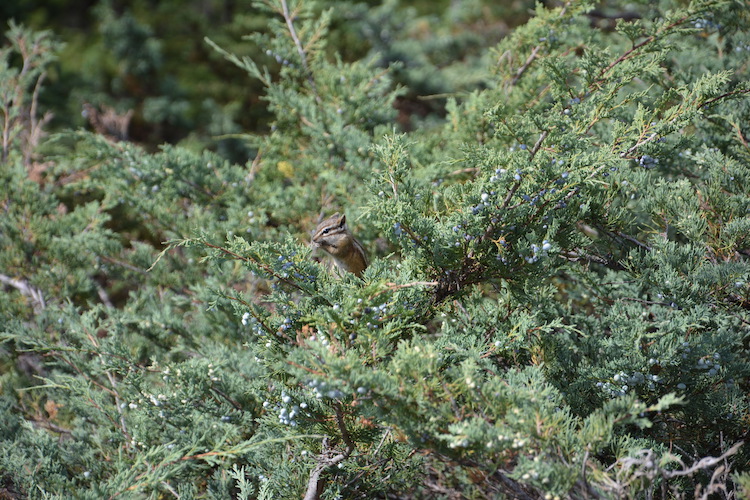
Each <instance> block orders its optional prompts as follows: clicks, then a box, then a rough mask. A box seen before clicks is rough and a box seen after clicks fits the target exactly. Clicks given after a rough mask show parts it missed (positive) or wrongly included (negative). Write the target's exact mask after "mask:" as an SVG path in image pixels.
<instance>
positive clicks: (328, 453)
mask: <svg viewBox="0 0 750 500" xmlns="http://www.w3.org/2000/svg"><path fill="white" fill-rule="evenodd" d="M333 407H334V410H335V412H336V424H337V425H338V427H339V432H340V433H341V439H342V440H343V441H344V444H345V445H346V449H345V450H344V451H343V452H338V453H337V452H335V451H334V450H333V449H332V448H330V447H329V446H328V438H323V449H322V450H321V452H320V455H318V463H317V464H315V467H313V470H312V471H310V478H309V479H308V481H307V492H306V493H305V497H304V500H318V499H319V498H320V493H321V492H320V489H321V488H320V486H321V484H320V475H321V474H322V473H323V471H324V470H326V469H327V468H329V467H331V466H334V465H338V464H339V463H341V462H343V461H344V460H346V459H347V458H349V456H350V455H351V454H352V452H353V451H354V448H355V445H354V441H352V438H351V435H350V434H349V430H348V429H347V427H346V422H345V421H344V411H343V409H342V408H341V402H340V401H336V402H335V403H334V405H333Z"/></svg>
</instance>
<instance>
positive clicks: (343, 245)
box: [310, 212, 368, 277]
mask: <svg viewBox="0 0 750 500" xmlns="http://www.w3.org/2000/svg"><path fill="white" fill-rule="evenodd" d="M310 244H311V246H312V247H313V248H322V249H323V250H325V251H326V253H328V254H329V255H330V256H331V257H333V261H334V262H335V263H336V265H337V266H338V267H339V269H343V270H344V271H349V272H350V273H354V274H355V275H356V276H357V277H361V276H362V271H364V270H365V268H366V267H367V264H368V263H367V254H366V253H365V249H364V248H363V247H362V244H361V243H360V242H359V241H357V238H355V237H354V236H353V235H352V233H351V232H350V231H349V228H347V227H346V215H339V213H338V212H336V213H335V214H333V215H332V216H330V217H328V218H327V219H325V220H324V221H322V222H321V223H320V224H318V227H316V228H315V231H314V232H313V235H312V242H311V243H310Z"/></svg>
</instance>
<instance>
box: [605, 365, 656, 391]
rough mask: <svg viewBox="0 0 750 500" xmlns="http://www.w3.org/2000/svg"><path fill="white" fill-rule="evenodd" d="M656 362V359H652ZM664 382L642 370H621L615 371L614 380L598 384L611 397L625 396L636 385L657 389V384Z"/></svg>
mask: <svg viewBox="0 0 750 500" xmlns="http://www.w3.org/2000/svg"><path fill="white" fill-rule="evenodd" d="M652 361H653V362H654V364H656V363H657V361H656V360H652ZM660 383H662V380H661V378H660V377H659V376H658V375H654V374H650V373H649V374H645V375H644V374H643V373H641V372H633V373H629V374H628V373H625V372H623V371H620V372H618V373H615V374H614V376H613V377H612V381H611V382H610V381H606V382H597V383H596V386H597V387H599V388H601V389H603V390H604V391H605V392H606V393H608V394H609V395H610V396H611V397H617V396H624V395H626V394H627V393H628V392H629V391H631V390H633V389H634V388H635V387H636V386H640V385H644V384H645V385H646V387H647V388H648V389H649V390H654V389H656V384H660Z"/></svg>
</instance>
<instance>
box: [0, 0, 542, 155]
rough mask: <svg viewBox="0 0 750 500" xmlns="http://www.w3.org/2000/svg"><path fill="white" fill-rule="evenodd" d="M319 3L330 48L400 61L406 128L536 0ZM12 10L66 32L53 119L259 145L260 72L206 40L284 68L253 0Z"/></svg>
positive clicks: (347, 56) (53, 87) (476, 80)
mask: <svg viewBox="0 0 750 500" xmlns="http://www.w3.org/2000/svg"><path fill="white" fill-rule="evenodd" d="M317 8H318V9H319V10H320V11H321V12H322V11H324V10H326V9H332V19H331V27H332V29H331V34H332V36H331V37H329V39H328V50H329V51H330V52H331V53H332V54H333V53H336V54H338V55H339V56H340V57H341V58H342V59H343V60H344V61H345V62H349V61H355V60H360V59H363V58H368V59H374V60H375V61H377V64H378V65H380V66H382V67H384V68H385V67H387V66H388V65H389V64H390V63H392V62H394V61H400V62H401V63H402V66H401V69H400V71H398V72H396V73H395V75H394V76H395V79H396V81H397V83H400V84H402V85H404V86H405V87H406V88H408V89H409V91H408V93H406V94H405V95H404V96H402V97H401V98H400V99H399V100H398V102H397V103H396V106H397V107H398V108H399V112H400V114H399V122H400V124H401V125H402V126H404V127H405V128H410V127H412V126H413V123H411V121H412V118H414V119H423V118H425V117H436V116H437V117H440V116H442V115H444V104H445V99H444V95H445V94H448V93H453V92H457V91H463V90H471V89H473V88H476V87H477V86H479V85H480V82H481V80H482V77H483V76H484V72H483V71H484V70H483V69H482V68H483V67H484V66H482V65H480V64H479V63H480V62H481V61H479V59H480V58H481V57H482V56H481V54H484V53H485V51H484V50H483V49H484V48H486V47H489V46H492V45H494V44H496V43H497V42H498V41H499V40H500V39H501V38H502V37H503V36H504V35H505V34H506V33H507V32H508V30H509V29H510V28H511V27H513V26H515V25H518V24H522V23H524V22H525V21H526V20H527V19H528V18H529V16H530V15H531V13H532V11H533V8H534V2H533V1H530V0H515V1H512V2H499V3H496V2H485V1H479V0H469V1H463V2H449V1H448V0H441V1H432V0H422V1H413V2H396V1H393V0H390V1H386V2H378V1H374V0H370V1H366V2H336V1H330V0H328V1H321V2H318V3H317ZM394 11H398V15H393V14H394ZM10 20H15V21H16V22H17V23H20V24H23V25H25V26H27V27H29V28H31V29H34V30H50V31H52V32H53V33H54V36H55V37H56V38H57V39H58V40H60V41H62V42H63V43H64V47H63V49H62V50H61V51H60V53H59V58H58V61H57V63H56V64H55V65H54V66H53V67H51V68H50V71H49V75H48V78H47V81H46V85H45V90H44V93H43V94H42V96H41V105H42V106H43V107H44V109H49V110H52V112H53V113H54V118H53V122H52V124H51V126H50V128H51V129H52V130H56V129H57V130H62V129H67V128H78V127H89V128H92V127H93V128H94V129H95V130H96V125H94V124H92V122H95V121H96V116H91V115H92V114H97V113H98V114H104V113H106V112H110V113H114V114H116V115H117V116H122V117H127V120H128V123H127V125H128V126H127V130H126V132H125V135H124V136H123V134H119V133H118V134H115V135H116V136H119V137H118V138H126V139H128V140H130V141H132V142H136V143H138V144H141V145H142V146H145V147H146V148H147V149H150V150H154V149H155V148H156V147H157V146H158V145H160V144H162V143H165V142H166V143H171V144H179V145H181V146H185V147H188V148H190V149H191V150H193V151H201V150H204V149H211V150H213V151H216V152H218V153H220V154H221V155H223V156H224V157H226V158H227V159H229V160H232V161H235V162H244V161H246V160H247V159H249V158H252V157H253V156H254V154H255V151H253V150H252V149H251V148H250V147H248V145H247V143H246V141H244V140H242V138H241V137H239V135H240V134H245V133H262V132H263V131H264V130H267V128H268V125H269V121H270V119H271V116H270V114H269V112H268V109H267V107H266V105H265V102H264V101H263V100H262V98H261V95H262V93H263V86H262V84H261V82H259V81H257V80H251V79H248V78H247V77H246V75H245V73H244V72H243V71H242V70H240V69H239V68H236V67H235V66H233V65H230V64H226V62H225V61H224V60H223V59H222V58H221V56H220V55H219V54H217V53H216V52H215V51H214V50H212V49H211V47H209V45H208V44H207V43H206V42H205V40H204V38H206V37H207V38H210V39H211V40H213V41H214V42H216V43H217V44H218V45H220V46H222V47H229V48H231V50H232V52H233V53H234V54H237V55H238V56H248V57H250V58H251V59H253V60H255V61H258V62H259V63H261V64H264V65H267V66H268V67H269V68H270V69H271V71H278V70H279V68H280V66H281V63H283V61H276V60H274V57H273V56H270V55H268V54H266V52H265V50H264V48H263V47H258V46H255V45H254V44H251V43H249V42H248V41H246V40H244V39H243V37H244V36H245V35H247V34H248V33H254V32H263V31H264V30H267V26H268V18H267V15H266V14H265V13H263V12H262V11H260V10H258V9H257V8H256V7H254V6H253V2H252V1H251V0H236V1H220V0H200V1H198V0H195V1H188V2H184V1H178V0H168V1H159V2H156V1H146V0H123V1H117V0H99V1H62V0H52V1H48V2H43V3H41V4H40V2H35V1H33V0H19V1H14V2H2V5H0V23H2V25H3V26H7V24H8V21H10ZM405 28H406V29H405ZM415 42H416V43H415ZM87 105H88V106H87ZM89 106H90V107H89ZM123 119H125V118H123ZM97 131H99V130H97Z"/></svg>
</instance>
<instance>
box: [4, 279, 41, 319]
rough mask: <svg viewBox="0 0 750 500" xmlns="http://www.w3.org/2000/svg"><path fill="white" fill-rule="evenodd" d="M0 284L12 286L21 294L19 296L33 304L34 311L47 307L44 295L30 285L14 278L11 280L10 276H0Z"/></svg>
mask: <svg viewBox="0 0 750 500" xmlns="http://www.w3.org/2000/svg"><path fill="white" fill-rule="evenodd" d="M0 283H4V284H6V285H8V286H12V287H13V288H15V289H16V290H18V291H19V292H20V293H21V295H25V296H26V297H29V298H30V299H31V300H32V302H33V304H34V309H35V310H36V311H40V310H42V309H44V308H45V307H47V304H46V302H45V301H44V294H42V291H41V290H40V289H38V288H36V287H34V286H32V285H30V284H29V283H28V282H27V281H25V280H17V279H15V278H11V277H10V276H6V275H4V274H0Z"/></svg>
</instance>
